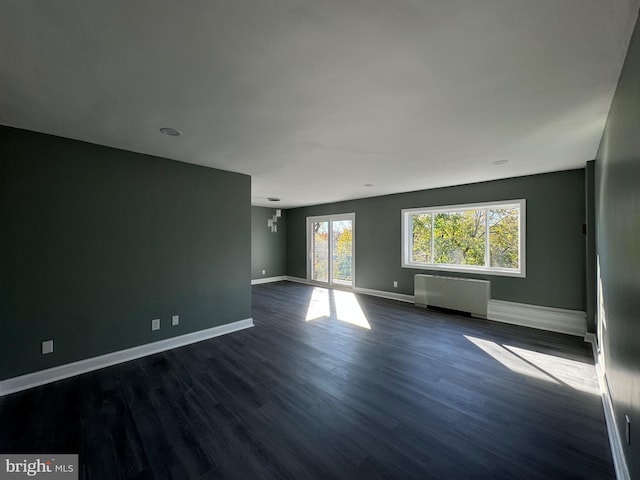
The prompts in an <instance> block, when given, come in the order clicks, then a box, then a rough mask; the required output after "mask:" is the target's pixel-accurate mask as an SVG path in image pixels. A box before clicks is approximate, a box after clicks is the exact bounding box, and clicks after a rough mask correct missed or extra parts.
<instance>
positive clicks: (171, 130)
mask: <svg viewBox="0 0 640 480" xmlns="http://www.w3.org/2000/svg"><path fill="white" fill-rule="evenodd" d="M160 132H161V133H164V134H165V135H169V136H170V137H179V136H180V135H182V132H181V131H180V130H176V129H175V128H171V127H162V128H161V129H160Z"/></svg>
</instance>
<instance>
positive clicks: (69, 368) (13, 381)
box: [0, 318, 253, 397]
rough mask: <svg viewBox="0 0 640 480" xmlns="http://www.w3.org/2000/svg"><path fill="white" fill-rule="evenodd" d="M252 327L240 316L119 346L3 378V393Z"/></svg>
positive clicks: (1, 390) (249, 321)
mask: <svg viewBox="0 0 640 480" xmlns="http://www.w3.org/2000/svg"><path fill="white" fill-rule="evenodd" d="M251 327H253V319H252V318H247V319H244V320H238V321H237V322H232V323H227V324H226V325H219V326H217V327H213V328H208V329H206V330H199V331H197V332H192V333H187V334H185V335H180V336H178V337H172V338H167V339H165V340H160V341H158V342H152V343H146V344H144V345H139V346H137V347H133V348H128V349H126V350H119V351H117V352H112V353H107V354H106V355H100V356H98V357H92V358H87V359H84V360H80V361H78V362H73V363H67V364H65V365H59V366H57V367H53V368H48V369H46V370H40V371H38V372H33V373H28V374H26V375H21V376H19V377H13V378H8V379H6V380H0V397H1V396H3V395H8V394H10V393H15V392H19V391H21V390H26V389H28V388H32V387H37V386H39V385H44V384H46V383H51V382H55V381H57V380H62V379H64V378H69V377H74V376H76V375H80V374H82V373H86V372H91V371H93V370H98V369H100V368H105V367H109V366H111V365H116V364H118V363H123V362H128V361H129V360H134V359H136V358H140V357H146V356H147V355H153V354H154V353H160V352H164V351H165V350H171V349H172V348H177V347H183V346H185V345H190V344H192V343H196V342H201V341H203V340H207V339H209V338H214V337H219V336H220V335H226V334H227V333H232V332H237V331H238V330H244V329H245V328H251Z"/></svg>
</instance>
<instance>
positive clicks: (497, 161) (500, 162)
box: [493, 160, 509, 165]
mask: <svg viewBox="0 0 640 480" xmlns="http://www.w3.org/2000/svg"><path fill="white" fill-rule="evenodd" d="M508 161H509V160H496V161H495V162H493V164H494V165H504V164H505V163H507V162H508Z"/></svg>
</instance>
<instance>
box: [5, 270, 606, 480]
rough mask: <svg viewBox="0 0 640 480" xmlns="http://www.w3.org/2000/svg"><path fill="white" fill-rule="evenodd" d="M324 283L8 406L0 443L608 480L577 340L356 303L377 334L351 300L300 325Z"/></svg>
mask: <svg viewBox="0 0 640 480" xmlns="http://www.w3.org/2000/svg"><path fill="white" fill-rule="evenodd" d="M313 292H314V289H313V287H309V286H306V285H299V284H294V283H288V282H280V283H275V284H267V285H258V286H254V287H253V314H254V321H255V325H256V326H255V327H254V328H252V329H249V330H244V331H241V332H237V333H233V334H230V335H227V336H223V337H218V338H215V339H211V340H207V341H204V342H201V343H198V344H194V345H191V346H187V347H183V348H179V349H175V350H172V351H169V352H165V353H161V354H157V355H153V356H150V357H146V358H142V359H139V360H135V361H131V362H128V363H125V364H121V365H117V366H114V367H110V368H106V369H102V370H99V371H96V372H92V373H88V374H85V375H81V376H78V377H75V378H71V379H67V380H63V381H59V382H56V383H53V384H49V385H45V386H42V387H38V388H34V389H31V390H28V391H24V392H20V393H16V394H13V395H9V396H7V397H4V398H1V399H0V451H2V452H5V453H79V455H80V464H81V467H80V473H81V475H80V478H86V479H109V480H115V479H151V478H155V479H173V478H175V479H188V478H197V479H214V478H222V479H226V478H229V479H236V478H237V479H258V478H268V479H288V478H290V479H312V478H314V479H315V478H317V479H331V478H344V479H376V478H399V479H405V478H420V479H429V478H434V479H457V478H478V479H482V478H486V479H509V480H513V479H568V478H581V479H591V478H593V479H613V478H615V474H614V471H613V466H612V460H611V455H610V450H609V444H608V440H607V436H606V429H605V423H604V414H603V411H602V404H601V400H600V397H599V395H598V393H597V383H596V379H595V371H594V367H593V358H592V356H591V350H590V346H589V345H588V344H585V343H584V342H583V341H582V339H580V338H577V337H571V336H567V335H561V334H553V333H548V332H541V331H536V330H531V329H526V328H521V327H516V326H511V325H505V324H500V323H495V322H489V321H484V320H478V319H474V318H468V317H464V316H462V315H456V314H450V313H444V312H435V311H430V310H429V311H424V310H418V309H416V308H415V307H413V306H412V305H410V304H404V303H400V302H395V301H391V300H384V299H379V298H374V297H367V296H363V295H358V296H356V298H357V301H358V302H359V304H360V306H361V308H362V311H363V312H362V313H363V315H364V317H366V321H367V322H368V324H369V327H370V329H367V328H363V327H362V326H358V325H353V324H350V323H348V322H345V321H343V320H344V319H349V318H350V315H351V316H353V315H354V314H346V315H345V314H344V313H343V311H342V310H344V308H346V307H345V306H344V305H342V304H343V303H344V301H345V300H349V298H348V297H349V295H350V294H346V295H347V296H346V297H345V295H344V294H343V295H342V296H341V295H334V294H331V295H326V296H322V295H321V296H320V297H319V298H316V299H315V300H316V301H315V302H314V305H315V306H320V307H322V304H323V302H325V301H327V300H328V301H329V302H330V307H331V312H332V315H331V317H330V318H318V319H315V320H310V321H305V319H306V317H307V310H308V307H309V303H310V301H311V298H312V295H313ZM318 293H321V292H318ZM351 300H353V297H351ZM336 313H337V314H338V315H336ZM337 316H340V317H341V318H342V319H343V320H338V318H337Z"/></svg>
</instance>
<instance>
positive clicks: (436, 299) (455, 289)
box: [413, 275, 491, 318]
mask: <svg viewBox="0 0 640 480" xmlns="http://www.w3.org/2000/svg"><path fill="white" fill-rule="evenodd" d="M413 287H414V298H415V304H416V306H417V307H423V308H426V307H428V306H434V307H442V308H450V309H452V310H458V311H461V312H469V313H470V314H472V315H474V316H478V317H482V318H487V308H488V305H489V298H491V282H489V281H487V280H473V279H469V278H456V277H441V276H437V275H416V276H415V279H414V284H413Z"/></svg>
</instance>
